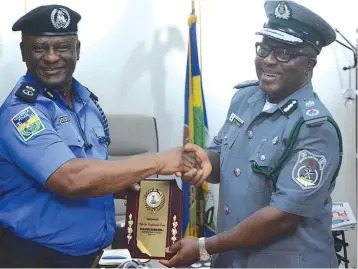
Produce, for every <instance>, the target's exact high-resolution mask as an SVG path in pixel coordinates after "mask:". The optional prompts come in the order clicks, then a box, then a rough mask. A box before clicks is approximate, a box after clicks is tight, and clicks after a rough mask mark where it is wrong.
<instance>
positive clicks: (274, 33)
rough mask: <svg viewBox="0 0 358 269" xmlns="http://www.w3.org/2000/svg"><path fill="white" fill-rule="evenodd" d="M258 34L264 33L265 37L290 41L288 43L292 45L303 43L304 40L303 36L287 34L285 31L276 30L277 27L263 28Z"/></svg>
mask: <svg viewBox="0 0 358 269" xmlns="http://www.w3.org/2000/svg"><path fill="white" fill-rule="evenodd" d="M256 34H257V35H262V36H265V37H269V38H272V39H275V40H277V41H281V42H284V43H288V44H292V45H297V44H302V43H303V40H302V39H301V38H298V37H296V36H293V35H290V34H287V33H285V32H282V31H279V30H276V29H270V28H263V29H262V30H261V31H259V32H257V33H256Z"/></svg>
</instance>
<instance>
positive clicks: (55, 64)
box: [20, 36, 80, 88]
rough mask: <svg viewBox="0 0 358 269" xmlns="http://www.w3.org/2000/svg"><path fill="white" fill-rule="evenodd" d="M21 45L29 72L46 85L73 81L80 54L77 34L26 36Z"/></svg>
mask: <svg viewBox="0 0 358 269" xmlns="http://www.w3.org/2000/svg"><path fill="white" fill-rule="evenodd" d="M20 47H21V53H22V58H23V61H24V62H25V63H26V66H27V69H28V71H29V73H30V74H32V75H33V76H35V77H36V78H37V79H38V80H39V81H40V82H41V83H43V84H44V85H45V86H46V87H48V88H61V87H64V86H66V85H68V83H71V79H72V74H73V72H74V70H75V67H76V62H77V60H78V59H79V54H80V42H79V41H78V39H77V36H24V37H23V41H22V42H21V45H20Z"/></svg>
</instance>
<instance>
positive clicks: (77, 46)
mask: <svg viewBox="0 0 358 269" xmlns="http://www.w3.org/2000/svg"><path fill="white" fill-rule="evenodd" d="M76 52H77V61H78V60H79V59H80V52H81V41H79V40H77V44H76Z"/></svg>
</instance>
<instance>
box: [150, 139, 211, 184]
mask: <svg viewBox="0 0 358 269" xmlns="http://www.w3.org/2000/svg"><path fill="white" fill-rule="evenodd" d="M156 161H157V163H158V174H159V175H172V174H175V175H176V176H178V177H181V178H182V179H183V180H186V181H188V183H189V184H191V185H195V186H196V187H199V186H201V184H202V183H203V182H204V181H205V179H206V178H207V177H208V176H209V175H210V173H211V170H212V166H211V163H210V160H209V158H208V155H207V153H206V151H205V150H204V149H203V148H201V147H199V146H197V145H194V144H190V143H188V144H186V145H185V146H184V147H183V148H181V147H180V148H174V149H171V150H168V151H164V152H161V153H158V154H157V160H156Z"/></svg>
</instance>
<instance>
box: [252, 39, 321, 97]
mask: <svg viewBox="0 0 358 269" xmlns="http://www.w3.org/2000/svg"><path fill="white" fill-rule="evenodd" d="M274 48H280V49H279V50H278V51H277V55H276V56H277V57H278V58H279V59H281V60H282V59H289V58H290V57H289V56H290V55H291V54H292V53H303V54H305V55H311V56H299V57H295V58H292V59H290V60H289V61H288V62H280V61H279V60H277V58H276V57H275V55H274V51H271V52H270V54H269V55H268V56H266V57H260V56H256V59H255V66H256V74H257V77H258V79H259V82H260V88H261V90H262V91H263V92H265V93H266V94H267V95H268V96H269V97H271V98H272V99H275V100H279V101H280V100H282V99H284V98H286V97H287V96H288V95H290V94H292V93H293V92H295V91H297V90H298V89H300V88H301V87H303V86H304V85H305V84H306V82H307V81H308V80H309V79H310V75H311V73H310V72H311V71H312V69H313V67H314V66H315V64H316V60H315V59H314V57H315V56H316V55H315V52H314V49H313V48H311V47H308V46H306V47H302V48H297V47H292V46H289V45H287V44H284V43H281V42H278V41H275V40H272V39H268V38H264V39H263V41H262V45H261V46H260V48H259V49H261V51H260V52H259V53H262V54H265V52H266V53H267V52H268V51H270V50H271V49H274ZM311 57H312V58H311Z"/></svg>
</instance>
